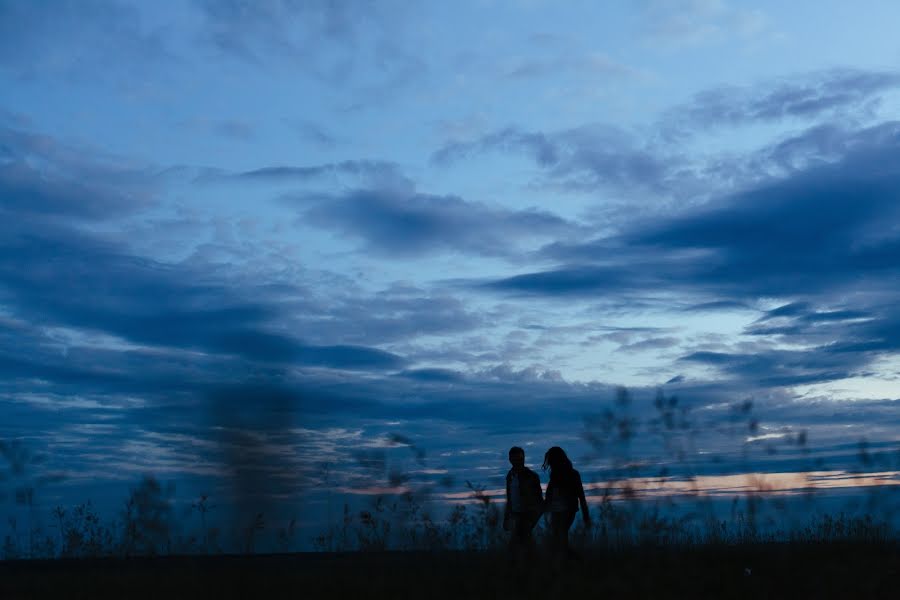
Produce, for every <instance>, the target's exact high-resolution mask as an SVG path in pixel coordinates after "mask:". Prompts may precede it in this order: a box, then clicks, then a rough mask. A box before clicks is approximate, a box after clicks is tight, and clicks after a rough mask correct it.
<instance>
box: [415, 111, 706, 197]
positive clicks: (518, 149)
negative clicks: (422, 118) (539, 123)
mask: <svg viewBox="0 0 900 600" xmlns="http://www.w3.org/2000/svg"><path fill="white" fill-rule="evenodd" d="M492 152H501V153H503V152H505V153H510V154H519V155H523V156H525V157H527V158H530V159H532V160H533V161H534V162H535V164H537V165H538V166H539V167H540V168H541V169H542V170H543V171H544V173H545V176H546V177H547V178H548V179H549V180H551V181H553V182H555V183H556V184H557V185H559V186H561V187H563V188H567V189H573V190H579V191H584V190H593V189H596V188H597V187H600V186H610V187H614V188H620V189H621V188H628V189H632V190H634V189H640V190H651V191H656V192H660V191H663V190H668V189H670V188H672V187H674V185H673V183H674V180H676V179H677V180H678V181H679V185H681V186H685V185H686V184H687V183H689V182H687V181H685V180H684V179H683V178H682V177H681V174H680V173H679V172H678V171H679V169H680V168H681V167H682V166H683V165H682V161H681V159H679V158H678V157H677V156H664V155H663V154H661V153H660V152H658V151H657V150H656V149H654V148H653V147H651V146H647V145H646V144H644V143H642V142H640V141H638V139H637V138H636V137H635V136H633V135H631V134H630V133H628V132H626V131H624V130H622V129H620V128H618V127H614V126H610V125H584V126H581V127H577V128H573V129H568V130H563V131H558V132H553V133H542V132H537V131H525V130H521V129H519V128H516V127H507V128H504V129H500V130H497V131H494V132H491V133H488V134H485V135H483V136H481V137H479V138H476V139H474V140H470V141H466V142H459V141H455V142H450V143H447V144H445V145H444V146H443V147H441V148H439V149H438V150H437V151H435V152H434V153H433V154H432V156H431V161H432V163H434V164H437V165H450V164H453V163H455V162H458V161H460V160H463V159H466V158H470V157H472V156H477V155H480V154H484V153H492Z"/></svg>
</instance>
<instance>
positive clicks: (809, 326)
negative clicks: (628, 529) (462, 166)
mask: <svg viewBox="0 0 900 600" xmlns="http://www.w3.org/2000/svg"><path fill="white" fill-rule="evenodd" d="M845 141H846V144H845V145H844V147H845V148H846V151H845V152H844V153H843V155H842V156H841V157H840V158H839V159H837V160H834V161H831V162H825V161H816V162H814V163H813V164H812V165H807V166H806V167H805V168H801V169H794V170H792V171H791V172H790V173H789V174H788V175H786V176H783V177H781V178H779V179H775V180H772V181H770V182H767V183H764V184H760V185H757V186H755V187H752V188H750V189H748V190H746V191H742V192H739V193H735V194H732V195H728V196H725V197H723V198H720V199H718V200H715V201H711V202H709V203H707V204H705V205H703V206H701V207H698V208H696V209H693V210H689V211H683V212H682V213H681V214H680V215H679V216H677V217H664V218H658V219H655V220H651V219H647V220H644V221H643V222H640V223H636V224H632V226H631V228H630V229H629V230H627V231H624V232H623V233H622V234H621V235H617V236H613V237H609V238H603V239H599V240H595V241H593V242H589V243H586V244H560V243H555V244H551V245H548V246H547V247H545V249H544V254H545V256H547V257H548V258H554V259H556V260H562V261H565V263H564V264H560V265H559V266H558V267H556V268H553V269H550V270H546V271H539V272H532V273H524V274H520V275H516V276H513V277H505V278H501V279H497V280H495V281H493V282H489V283H487V284H486V286H487V287H488V288H490V289H494V290H500V291H506V292H511V293H515V294H528V295H533V296H543V297H551V298H572V297H579V298H591V297H593V298H600V297H604V296H610V297H615V298H619V299H620V301H621V302H622V303H623V304H627V303H628V302H629V298H639V297H642V296H646V295H648V294H656V295H659V294H676V295H686V296H687V297H691V298H694V299H695V302H696V305H698V306H705V307H709V306H741V305H746V304H747V303H748V302H750V303H755V302H757V301H758V300H760V299H763V298H782V299H785V303H784V305H783V306H782V307H781V308H778V309H774V310H772V311H770V312H768V313H766V314H765V315H764V316H763V318H762V319H761V321H760V322H758V323H756V324H755V325H753V326H751V327H750V328H748V331H747V333H749V334H751V335H754V336H757V337H760V336H780V337H781V340H782V341H791V342H794V343H803V344H809V345H811V347H810V348H809V349H807V350H803V351H787V350H781V349H777V348H776V347H774V346H772V345H759V346H757V347H756V348H755V349H754V350H753V351H752V352H747V351H739V352H723V351H721V350H708V349H698V350H697V351H695V352H692V353H689V354H687V355H685V356H684V357H683V359H682V360H684V361H688V362H691V363H695V364H703V365H707V366H711V367H714V368H716V369H717V370H718V371H719V372H720V373H722V374H724V375H726V376H728V377H731V378H734V379H735V380H739V381H741V382H742V383H743V384H744V385H763V386H793V385H800V384H804V383H816V382H824V381H834V380H839V379H843V378H846V377H850V376H852V375H855V374H860V373H863V372H864V371H865V369H866V367H867V365H869V364H871V363H872V361H873V360H875V359H876V358H877V357H879V356H884V355H885V354H890V353H894V352H896V351H897V349H898V345H897V344H896V343H895V341H894V340H895V339H896V338H895V337H894V332H896V331H898V324H897V320H898V317H897V313H896V311H895V310H894V309H893V308H891V307H892V306H893V304H894V303H896V302H897V301H898V298H897V290H896V288H895V286H893V285H892V284H891V283H890V282H891V281H893V280H894V279H895V278H896V277H897V274H898V265H900V262H898V261H897V257H898V256H900V254H898V251H900V238H898V234H897V231H896V228H895V227H894V226H893V224H894V223H896V222H897V221H898V219H900V212H898V211H900V209H898V208H897V206H898V204H897V201H898V198H900V170H898V168H897V165H896V161H895V156H896V155H897V153H898V151H900V125H898V124H896V123H884V124H881V125H878V126H875V127H872V128H868V129H864V130H860V131H857V132H852V133H848V134H847V135H846V136H845ZM479 285H480V286H482V287H484V286H485V284H479Z"/></svg>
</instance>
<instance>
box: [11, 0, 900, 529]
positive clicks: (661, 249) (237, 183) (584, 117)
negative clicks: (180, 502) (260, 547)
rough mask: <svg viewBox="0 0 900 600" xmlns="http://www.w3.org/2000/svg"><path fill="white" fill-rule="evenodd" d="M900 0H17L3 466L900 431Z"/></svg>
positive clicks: (472, 453)
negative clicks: (625, 427) (621, 392)
mask: <svg viewBox="0 0 900 600" xmlns="http://www.w3.org/2000/svg"><path fill="white" fill-rule="evenodd" d="M898 17H900V15H898V9H897V6H896V5H895V3H891V2H871V3H867V4H866V7H865V10H863V9H862V8H860V7H856V6H851V5H850V4H848V3H843V2H795V3H781V2H778V3H776V2H753V3H749V2H746V3H745V2H735V1H731V2H726V1H725V0H721V1H715V0H694V1H675V0H673V1H659V2H657V1H646V2H624V1H623V2H603V3H601V2H573V3H567V4H566V6H565V7H560V6H559V3H550V2H541V1H538V0H533V1H522V2H493V1H481V2H461V3H459V2H454V3H449V4H448V3H445V4H439V3H421V2H400V1H397V2H343V1H337V2H317V1H313V0H308V1H303V2H290V1H288V0H282V1H277V2H276V1H271V2H268V1H259V2H242V1H239V0H222V1H212V0H210V1H196V2H191V1H187V0H185V1H181V2H174V1H173V2H155V3H142V2H108V1H100V0H86V1H82V2H63V1H58V2H57V1H49V0H48V1H44V2H18V1H4V2H0V89H2V92H0V217H2V218H0V372H2V373H3V378H2V383H0V438H3V439H5V440H6V443H7V446H4V448H6V450H5V455H6V456H7V458H8V459H9V460H8V461H7V462H8V463H9V469H8V470H7V472H6V474H5V475H4V477H5V478H6V480H7V481H8V483H9V485H8V486H7V487H8V488H9V489H12V488H13V487H15V486H16V485H22V481H20V480H28V481H30V482H31V483H30V484H33V485H38V484H39V485H40V486H41V493H40V495H39V496H40V497H41V498H43V500H42V501H43V502H44V503H46V504H52V503H54V502H62V503H66V502H75V501H80V500H82V499H84V498H85V497H88V496H93V497H95V499H96V498H102V497H106V496H108V497H110V498H113V497H114V498H116V499H117V498H119V497H120V496H121V495H122V494H123V493H124V492H123V490H125V489H126V488H127V486H128V485H130V484H131V483H133V482H134V481H136V480H137V479H138V478H139V477H140V476H141V475H142V474H145V473H154V474H156V475H158V476H159V477H161V478H163V479H166V480H170V481H177V482H178V484H179V486H181V487H180V488H179V489H181V490H184V494H185V495H190V494H195V493H203V492H215V493H217V494H219V495H220V496H221V497H223V498H234V497H238V498H241V497H243V496H246V495H248V494H249V495H252V496H254V498H255V501H257V502H272V503H275V502H276V500H277V501H280V502H282V503H288V504H289V503H290V502H291V501H293V500H291V499H294V498H298V497H301V496H302V497H304V498H307V499H308V500H309V502H311V503H312V504H315V502H318V500H316V498H317V495H316V494H319V495H321V492H322V490H323V489H325V488H329V489H334V490H341V491H342V492H344V493H353V492H359V491H360V490H365V489H371V488H373V487H378V486H380V487H386V486H389V485H394V487H397V485H418V486H425V487H427V486H442V487H441V489H443V490H445V491H446V492H447V493H455V492H459V491H460V490H461V489H464V487H463V486H462V482H464V481H465V480H467V479H468V480H472V481H481V482H484V483H485V485H488V486H495V485H497V481H498V477H500V476H502V473H503V470H504V458H505V451H506V449H507V448H508V447H509V446H510V445H512V444H514V443H515V444H520V445H524V446H526V448H527V449H528V451H529V462H532V463H534V462H538V463H539V462H540V460H539V455H540V453H541V452H543V450H544V449H545V448H546V447H549V446H550V445H555V444H559V445H563V446H564V447H568V448H571V449H572V453H573V455H574V456H576V457H579V458H580V459H582V463H581V464H582V465H583V470H584V471H585V473H590V474H591V476H592V477H594V478H595V479H604V478H607V479H608V478H609V477H613V476H614V475H610V473H614V472H615V471H616V469H617V468H618V467H619V466H621V465H620V463H619V462H616V461H617V460H618V459H617V456H619V455H618V454H617V453H621V452H624V450H623V449H622V444H623V443H624V444H626V445H627V446H628V447H627V450H628V453H629V454H630V455H632V456H633V457H638V458H640V459H641V460H642V461H643V463H642V464H643V465H644V468H645V470H646V471H647V472H648V473H649V471H652V470H653V469H657V468H658V467H659V466H660V465H665V464H669V463H672V465H671V466H672V467H673V468H675V467H676V466H677V465H675V464H674V463H673V462H672V460H671V458H672V457H671V451H672V447H671V445H668V446H667V445H666V444H671V443H672V440H671V439H670V437H671V436H670V437H666V436H660V435H657V434H658V429H659V428H658V426H659V424H660V423H661V422H662V421H660V420H659V419H662V418H663V417H665V411H666V410H668V411H669V413H671V415H674V414H676V413H677V414H678V415H681V417H679V418H683V419H685V421H686V422H687V421H688V420H689V421H690V427H685V428H684V431H687V430H688V429H690V430H691V431H699V432H700V433H697V434H696V435H695V436H693V437H691V436H688V435H687V434H686V433H682V434H679V436H678V439H679V440H681V441H679V442H678V443H679V444H683V445H682V446H680V447H681V448H682V449H688V450H689V452H687V459H685V460H687V461H688V462H690V463H691V467H690V468H691V469H693V470H694V472H703V473H711V474H715V473H720V474H727V473H735V472H741V471H742V470H751V471H754V472H756V471H759V472H786V471H790V472H794V471H798V472H799V471H804V470H810V469H813V468H820V467H822V466H823V465H825V464H826V463H827V465H829V466H832V467H834V468H850V467H851V466H854V465H855V466H858V463H859V462H860V460H862V459H865V460H863V463H864V464H865V465H866V466H867V468H869V469H870V470H880V471H888V470H892V469H900V459H898V458H897V457H896V456H895V454H896V452H897V448H898V443H900V428H898V426H900V418H898V415H900V412H898V410H897V407H898V404H897V403H898V396H900V394H898V389H900V386H898V377H900V358H898V350H900V310H898V308H897V306H898V305H900V303H898V295H900V288H898V275H900V208H898V206H900V205H898V203H897V200H898V195H900V168H898V166H897V161H896V157H897V153H898V150H900V121H898V120H897V115H898V109H900V69H898V63H900V42H898V41H897V39H896V35H894V31H893V27H892V24H894V23H896V22H897V19H898ZM619 386H627V387H628V388H629V389H630V390H631V398H632V399H631V401H630V402H628V403H623V402H619V403H617V402H616V400H615V398H616V397H617V395H616V394H617V392H616V390H617V389H618V387H619ZM658 394H661V396H660V397H662V398H663V399H664V400H665V402H663V404H662V405H660V404H656V405H655V404H654V399H655V398H657V397H658ZM672 397H677V399H678V400H677V403H676V402H675V401H672V404H671V405H670V404H668V402H669V400H668V399H669V398H672ZM661 406H662V407H669V408H665V409H664V408H661ZM603 415H607V416H609V415H614V418H615V419H619V418H624V419H626V420H628V419H630V420H628V421H627V422H629V423H632V424H633V425H634V426H635V436H634V439H630V438H629V439H626V440H621V439H620V440H619V442H618V446H617V448H618V449H616V450H613V449H611V447H610V446H604V445H603V444H599V443H598V441H597V440H598V438H597V436H596V435H594V434H596V433H597V428H599V429H600V430H601V432H602V433H603V432H605V433H604V435H609V431H608V430H604V429H603V428H604V427H606V426H607V425H608V424H609V423H610V422H611V421H610V420H609V419H607V420H606V421H604V418H605V417H603ZM671 415H670V416H671ZM610 418H613V417H610ZM654 419H656V420H654ZM604 423H607V425H604ZM654 427H656V429H654ZM664 438H665V439H664ZM688 438H690V439H688ZM14 442H15V444H18V445H17V446H16V448H28V449H29V452H30V453H31V455H30V456H31V457H32V458H31V459H29V460H30V461H31V462H30V463H29V468H28V473H27V474H23V473H19V472H15V469H14V468H13V466H14V462H15V461H14V460H13V459H12V458H10V457H12V456H13V454H15V453H14V452H13V451H12V450H10V448H12V447H13V446H12V445H11V444H13V443H14ZM40 457H43V458H42V459H40V460H38V458H40ZM20 459H21V457H20ZM866 461H869V462H866ZM20 462H21V460H20ZM682 462H683V461H682ZM325 464H328V465H329V467H328V480H327V482H326V481H325V479H324V476H323V472H324V466H323V465H325ZM679 464H681V463H679ZM681 467H684V465H683V464H681ZM681 467H679V468H681ZM392 470H397V471H400V470H402V471H403V472H404V473H406V475H404V479H403V480H402V481H401V480H399V479H397V478H394V480H393V481H392V482H391V481H388V480H389V479H390V477H389V473H390V472H391V471H392ZM633 474H634V475H640V474H642V473H633ZM406 477H409V478H410V479H409V480H408V481H407V480H406V479H405V478H406ZM23 478H24V479H23ZM29 478H30V479H29ZM273 482H275V483H273ZM26 483H27V482H26ZM248 489H250V490H251V491H250V492H248V491H247V490H248ZM260 497H265V498H268V499H267V500H261V499H260ZM6 499H7V504H11V503H12V496H11V495H10V496H8V497H7V498H6ZM248 501H249V500H248ZM314 520H315V519H314V518H313V517H310V522H311V523H312V522H313V521H314ZM313 524H314V523H313ZM307 525H310V523H307ZM310 526H312V525H310Z"/></svg>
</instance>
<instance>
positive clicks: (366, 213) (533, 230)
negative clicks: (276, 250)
mask: <svg viewBox="0 0 900 600" xmlns="http://www.w3.org/2000/svg"><path fill="white" fill-rule="evenodd" d="M303 223H308V224H312V225H315V226H318V227H324V228H328V229H332V230H335V231H338V232H340V233H343V234H345V235H348V236H351V237H355V238H359V239H362V240H363V241H364V242H365V244H366V248H367V249H368V250H371V251H374V252H380V253H383V254H387V255H393V256H409V255H414V254H426V253H431V252H435V251H446V250H450V251H455V252H461V253H467V254H481V255H487V256H497V255H504V254H507V253H510V252H512V251H514V250H515V248H516V246H517V243H518V242H519V241H520V240H524V241H528V240H529V239H533V238H534V237H543V238H547V237H548V236H553V235H560V234H564V233H566V232H572V231H577V229H578V228H577V226H575V225H574V224H572V223H569V222H567V221H565V220H564V219H562V218H560V217H558V216H556V215H553V214H552V213H549V212H546V211H542V210H538V209H530V210H518V211H513V210H508V209H502V208H490V207H487V206H484V205H481V204H476V203H473V202H467V201H465V200H463V199H462V198H459V197H456V196H434V195H430V194H421V193H414V192H409V191H405V190H399V191H391V190H359V191H355V192H350V193H348V194H346V195H344V196H340V197H336V198H331V199H328V200H326V201H324V202H321V203H320V204H318V205H317V206H315V207H313V208H311V209H309V210H308V211H306V213H305V214H304V217H303Z"/></svg>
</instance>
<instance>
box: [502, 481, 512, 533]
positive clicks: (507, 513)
mask: <svg viewBox="0 0 900 600" xmlns="http://www.w3.org/2000/svg"><path fill="white" fill-rule="evenodd" d="M511 516H512V504H511V503H510V501H509V473H507V474H506V506H505V507H503V529H509V518H510V517H511Z"/></svg>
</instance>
